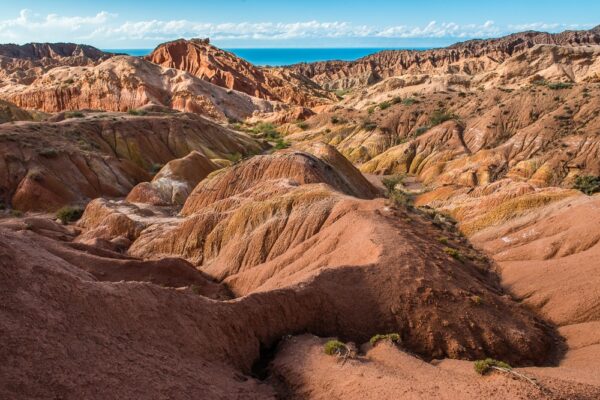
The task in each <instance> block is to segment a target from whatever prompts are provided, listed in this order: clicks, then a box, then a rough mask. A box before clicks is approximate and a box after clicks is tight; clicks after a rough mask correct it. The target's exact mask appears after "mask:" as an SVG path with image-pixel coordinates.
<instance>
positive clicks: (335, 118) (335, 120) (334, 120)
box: [331, 115, 340, 124]
mask: <svg viewBox="0 0 600 400" xmlns="http://www.w3.org/2000/svg"><path fill="white" fill-rule="evenodd" d="M339 122H340V119H339V118H338V117H336V116H335V115H334V116H333V117H331V123H332V124H339Z"/></svg>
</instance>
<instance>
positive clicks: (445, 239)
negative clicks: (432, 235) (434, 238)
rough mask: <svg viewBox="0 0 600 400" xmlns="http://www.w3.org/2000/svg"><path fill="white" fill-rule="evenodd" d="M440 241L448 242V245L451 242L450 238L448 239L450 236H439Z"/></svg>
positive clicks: (442, 242)
mask: <svg viewBox="0 0 600 400" xmlns="http://www.w3.org/2000/svg"><path fill="white" fill-rule="evenodd" d="M438 242H440V243H441V244H446V245H447V244H448V242H449V239H448V237H447V236H440V237H439V238H438Z"/></svg>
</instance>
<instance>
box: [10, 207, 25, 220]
mask: <svg viewBox="0 0 600 400" xmlns="http://www.w3.org/2000/svg"><path fill="white" fill-rule="evenodd" d="M10 216H11V217H15V218H20V217H22V216H23V212H21V211H20V210H16V209H14V208H13V209H12V210H10Z"/></svg>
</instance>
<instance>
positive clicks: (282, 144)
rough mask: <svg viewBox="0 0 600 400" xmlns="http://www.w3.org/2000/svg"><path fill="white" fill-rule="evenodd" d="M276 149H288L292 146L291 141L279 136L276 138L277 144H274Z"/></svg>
mask: <svg viewBox="0 0 600 400" xmlns="http://www.w3.org/2000/svg"><path fill="white" fill-rule="evenodd" d="M273 147H274V148H275V149H276V150H281V149H287V148H288V147H290V143H289V142H287V141H285V140H284V139H283V138H277V140H275V146H273Z"/></svg>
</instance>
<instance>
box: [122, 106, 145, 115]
mask: <svg viewBox="0 0 600 400" xmlns="http://www.w3.org/2000/svg"><path fill="white" fill-rule="evenodd" d="M127 114H129V115H136V116H143V115H146V114H148V112H146V111H144V110H136V109H133V108H132V109H130V110H128V111H127Z"/></svg>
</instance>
